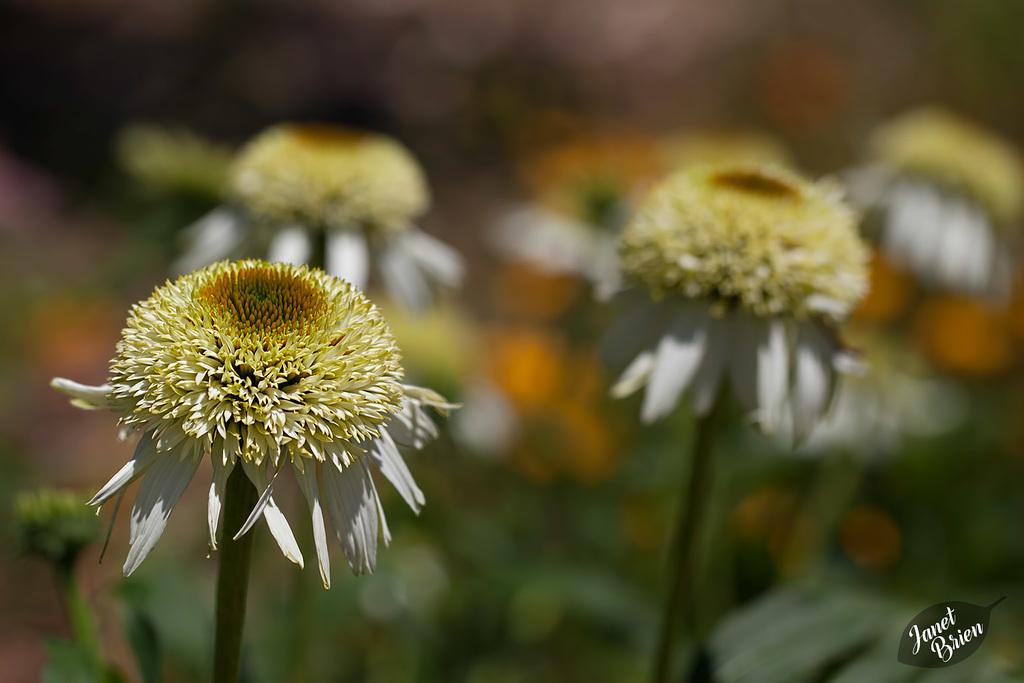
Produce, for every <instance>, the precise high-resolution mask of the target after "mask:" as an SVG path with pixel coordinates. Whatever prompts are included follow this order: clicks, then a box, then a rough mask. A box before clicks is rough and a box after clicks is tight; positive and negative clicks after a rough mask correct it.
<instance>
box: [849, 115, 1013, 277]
mask: <svg viewBox="0 0 1024 683" xmlns="http://www.w3.org/2000/svg"><path fill="white" fill-rule="evenodd" d="M870 151H871V154H872V156H873V159H874V165H872V166H869V167H866V168H863V169H859V170H857V171H855V172H854V173H852V174H851V190H852V196H853V197H854V198H855V199H859V200H860V201H862V202H863V203H864V204H865V205H868V206H877V207H878V208H880V210H881V212H882V230H881V235H880V241H881V244H882V247H883V248H884V249H885V250H886V251H887V252H888V253H889V254H890V255H891V257H892V258H893V259H894V260H895V261H896V262H898V263H900V264H902V265H905V266H907V267H909V268H910V269H912V270H913V271H914V273H915V274H917V275H918V276H919V277H920V278H921V279H922V280H923V281H924V282H925V283H926V284H929V285H932V286H935V287H940V288H943V289H948V290H953V291H958V292H964V293H968V294H987V295H992V294H995V295H1005V294H1006V293H1007V292H1008V290H1009V286H1010V280H1011V276H1012V272H1011V270H1012V268H1011V264H1012V259H1011V255H1010V253H1009V251H1008V249H1007V247H1008V246H1009V240H1008V239H1007V236H1008V235H1007V233H1008V232H1010V231H1011V230H1012V229H1015V228H1017V227H1019V226H1018V223H1019V222H1020V220H1021V217H1022V214H1024V168H1022V165H1021V162H1020V159H1019V156H1018V153H1017V151H1016V150H1014V148H1013V147H1012V145H1010V144H1009V143H1008V142H1007V141H1005V140H1003V139H1000V138H999V137H997V136H996V135H994V134H992V133H990V132H988V131H986V130H983V129H981V128H979V127H977V126H975V125H973V124H971V123H969V122H967V121H964V120H963V119H960V118H959V117H957V116H955V115H953V114H950V113H948V112H945V111H942V110H939V109H920V110H915V111H912V112H910V113H908V114H905V115H903V116H901V117H899V118H897V119H896V120H894V121H892V122H890V123H888V124H886V125H885V126H882V127H881V128H880V129H879V130H878V131H877V132H876V133H875V135H874V136H873V137H872V139H871V142H870Z"/></svg>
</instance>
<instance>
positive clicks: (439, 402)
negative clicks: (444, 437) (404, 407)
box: [402, 384, 462, 417]
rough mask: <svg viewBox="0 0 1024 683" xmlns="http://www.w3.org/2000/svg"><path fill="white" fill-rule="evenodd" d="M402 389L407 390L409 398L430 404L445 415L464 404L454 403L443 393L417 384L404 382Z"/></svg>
mask: <svg viewBox="0 0 1024 683" xmlns="http://www.w3.org/2000/svg"><path fill="white" fill-rule="evenodd" d="M402 391H404V392H405V397H406V398H407V399H408V400H410V401H414V402H417V403H421V404H423V405H428V406H430V407H431V408H433V409H434V410H436V411H437V412H439V413H440V414H441V415H443V416H445V417H447V416H448V411H450V410H454V409H456V408H461V407H462V404H460V403H452V402H451V401H449V400H447V399H446V398H445V397H444V396H442V395H441V394H439V393H437V392H436V391H434V390H433V389H428V388H427V387H418V386H416V385H415V384H403V385H402Z"/></svg>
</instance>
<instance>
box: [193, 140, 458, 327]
mask: <svg viewBox="0 0 1024 683" xmlns="http://www.w3.org/2000/svg"><path fill="white" fill-rule="evenodd" d="M227 195H228V204H227V205H225V206H223V207H221V208H219V209H217V210H215V211H214V212H213V213H211V214H209V215H208V216H206V217H204V218H202V219H200V220H199V221H198V222H197V223H196V224H195V225H193V226H192V227H191V228H190V229H189V233H188V234H189V241H190V243H191V247H190V249H189V250H188V251H187V252H186V254H185V255H184V256H183V257H182V259H181V260H180V262H179V264H178V268H179V270H184V269H188V268H193V267H197V266H199V265H205V264H206V263H209V262H211V261H213V260H215V259H217V258H223V257H225V256H228V255H234V249H236V248H237V247H238V246H239V245H240V243H241V237H242V235H244V234H246V233H245V231H249V232H252V231H255V232H256V233H257V235H259V236H261V237H262V238H263V241H264V242H266V243H267V247H266V249H267V251H266V256H267V258H268V260H270V261H274V262H282V263H291V264H293V265H299V264H305V263H310V262H318V263H319V262H322V263H323V264H324V268H325V270H327V272H328V273H330V274H331V275H334V276H336V277H340V278H342V279H343V280H346V281H348V282H350V283H352V284H353V285H355V286H356V287H357V288H358V289H360V290H365V289H366V288H367V286H368V285H369V282H370V278H371V276H372V273H371V271H373V270H376V272H377V275H378V276H379V277H380V278H381V280H382V281H383V283H384V285H385V286H386V288H387V290H388V292H389V294H390V295H391V296H392V297H393V298H394V299H396V300H397V301H398V302H399V303H401V304H402V305H404V306H406V307H408V308H410V309H412V310H422V309H424V308H426V307H428V306H430V305H431V304H432V303H433V297H434V293H435V291H436V290H437V289H438V287H457V286H459V284H460V283H461V281H462V277H463V271H464V266H463V262H462V258H461V256H460V255H459V254H458V252H456V251H455V250H454V249H453V248H452V247H450V246H448V245H447V244H445V243H444V242H441V241H440V240H438V239H436V238H434V237H431V236H430V235H428V234H427V233H425V232H423V231H421V230H419V229H418V228H417V227H416V226H415V225H414V224H413V221H414V220H415V219H416V218H417V217H418V216H419V215H420V214H422V213H423V212H424V211H425V210H426V209H427V206H428V205H429V203H430V196H429V191H428V189H427V184H426V180H425V178H424V176H423V171H422V169H421V168H420V166H419V164H418V163H417V162H416V160H415V159H414V158H413V156H412V155H411V154H410V153H409V151H408V150H407V149H406V148H405V147H403V146H402V145H400V144H399V143H398V142H397V141H395V140H393V139H391V138H389V137H387V136H384V135H379V134H375V133H369V132H365V131H357V130H352V129H348V128H343V127H340V126H329V125H320V124H317V125H314V124H304V125H298V124H291V125H280V126H276V127H274V128H271V129H269V130H267V131H265V132H263V133H262V134H260V135H259V136H257V137H256V138H255V139H253V140H252V141H251V142H249V143H248V144H247V145H246V146H244V147H243V148H242V149H241V151H240V152H239V153H238V155H237V156H236V158H235V160H234V163H233V165H232V169H231V173H230V177H229V181H228V190H227Z"/></svg>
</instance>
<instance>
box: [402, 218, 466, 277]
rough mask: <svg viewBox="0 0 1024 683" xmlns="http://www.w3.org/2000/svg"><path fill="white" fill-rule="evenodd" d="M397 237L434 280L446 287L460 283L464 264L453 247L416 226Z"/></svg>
mask: <svg viewBox="0 0 1024 683" xmlns="http://www.w3.org/2000/svg"><path fill="white" fill-rule="evenodd" d="M399 239H400V240H401V241H402V248H403V249H404V250H405V251H406V253H408V254H409V256H411V257H412V260H413V261H414V262H415V263H417V264H419V266H420V268H421V269H422V270H423V272H425V273H427V274H428V275H429V276H430V277H431V278H432V279H433V280H434V281H435V282H439V283H441V284H443V285H445V286H446V287H458V286H459V285H460V284H462V278H463V276H464V275H465V271H466V266H465V264H464V263H463V261H462V255H461V254H459V252H458V251H456V250H455V249H454V248H453V247H451V246H450V245H448V244H446V243H444V242H442V241H441V240H439V239H437V238H436V237H433V236H431V235H428V234H427V233H425V232H423V231H422V230H418V229H416V228H410V229H408V230H406V231H405V233H403V234H402V235H401V236H400V237H399Z"/></svg>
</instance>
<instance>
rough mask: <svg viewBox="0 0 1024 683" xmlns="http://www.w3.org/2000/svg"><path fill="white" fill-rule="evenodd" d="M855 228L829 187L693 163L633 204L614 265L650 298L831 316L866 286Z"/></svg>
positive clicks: (763, 171) (777, 171) (772, 172)
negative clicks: (633, 211)
mask: <svg viewBox="0 0 1024 683" xmlns="http://www.w3.org/2000/svg"><path fill="white" fill-rule="evenodd" d="M856 222H857V216H856V214H855V213H854V212H853V211H852V210H850V209H849V208H848V207H847V206H846V205H845V204H843V202H842V201H841V199H840V197H839V193H838V191H837V190H836V189H835V188H834V187H833V186H832V185H831V184H830V183H827V182H818V183H813V182H810V181H808V180H806V179H804V178H802V177H800V176H799V175H797V174H795V173H793V172H791V171H788V170H785V169H783V168H782V167H779V166H771V165H755V164H728V165H707V166H698V167H693V168H689V169H685V170H682V171H679V172H677V173H675V174H673V175H672V176H669V177H668V178H667V179H665V180H664V181H662V182H661V183H660V184H659V185H658V186H656V187H655V188H654V189H653V190H652V191H651V193H650V195H649V196H648V197H647V198H646V199H645V200H644V201H643V202H642V203H641V205H640V206H639V207H638V209H637V212H636V214H635V215H634V217H633V219H632V221H631V222H630V224H629V225H628V226H627V228H626V230H625V231H624V233H623V236H622V241H621V245H620V252H621V258H622V268H623V272H624V274H625V277H626V278H627V280H632V281H633V282H635V283H638V284H641V285H644V286H646V287H647V288H648V289H649V290H650V291H651V294H652V296H654V297H655V298H663V297H666V296H682V297H685V298H689V299H697V298H701V299H711V300H712V301H713V302H715V303H716V305H718V306H719V307H721V308H722V309H723V310H724V309H725V308H731V307H732V306H733V305H736V306H739V307H741V308H742V309H744V310H746V311H748V312H749V313H752V314H754V315H755V316H759V317H768V316H775V315H792V316H794V317H797V318H805V317H810V316H814V317H822V318H826V319H840V318H842V317H844V316H845V315H846V314H847V313H849V311H850V310H851V309H852V308H853V306H854V304H855V303H856V302H857V301H858V300H859V299H860V298H861V296H862V295H863V294H864V292H865V291H866V289H867V256H868V254H867V250H866V248H865V246H864V245H863V243H862V242H861V240H860V238H859V237H858V235H857V231H856Z"/></svg>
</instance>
